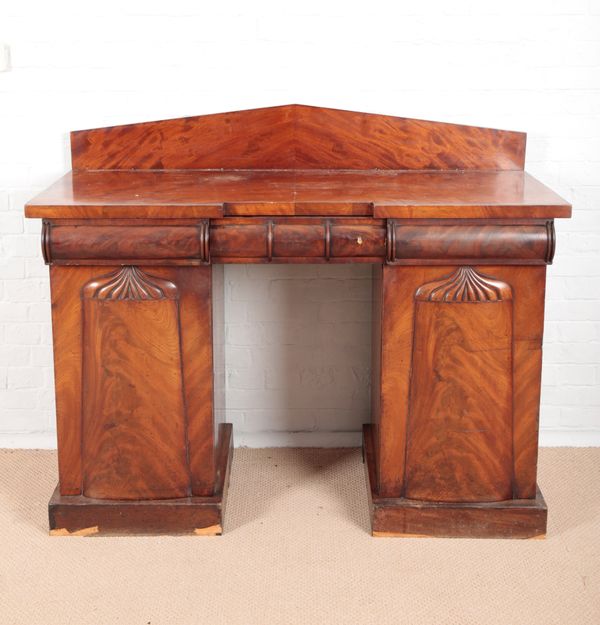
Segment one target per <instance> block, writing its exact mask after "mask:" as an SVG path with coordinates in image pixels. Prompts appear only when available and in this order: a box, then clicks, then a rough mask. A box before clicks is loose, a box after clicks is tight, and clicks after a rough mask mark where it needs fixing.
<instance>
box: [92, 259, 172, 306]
mask: <svg viewBox="0 0 600 625" xmlns="http://www.w3.org/2000/svg"><path fill="white" fill-rule="evenodd" d="M177 295H178V293H177V287H176V286H175V285H174V284H173V283H172V282H170V281H169V280H163V279H162V278H157V277H156V276H150V275H148V274H146V273H144V272H143V271H142V270H141V269H138V268H137V267H132V266H125V267H122V268H121V269H119V270H118V271H115V272H113V273H110V274H108V275H106V276H102V277H100V278H95V279H94V280H92V281H91V282H88V283H87V284H86V285H85V287H84V288H83V297H84V298H85V299H101V300H161V299H176V298H177Z"/></svg>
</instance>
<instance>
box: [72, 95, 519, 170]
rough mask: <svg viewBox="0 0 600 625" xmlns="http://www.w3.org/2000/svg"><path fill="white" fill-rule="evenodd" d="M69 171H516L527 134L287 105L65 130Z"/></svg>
mask: <svg viewBox="0 0 600 625" xmlns="http://www.w3.org/2000/svg"><path fill="white" fill-rule="evenodd" d="M71 147H72V157H73V169H434V170H438V169H522V168H523V163H524V159H525V134H524V133H521V132H509V131H506V130H494V129H491V128H477V127H474V126H459V125H456V124H443V123H439V122H430V121H423V120H416V119H406V118H403V117H391V116H389V115H370V114H368V113H357V112H352V111H340V110H336V109H328V108H320V107H314V106H302V105H298V104H290V105H286V106H276V107H272V108H263V109H254V110H248V111H235V112H231V113H218V114H216V115H202V116H200V117H184V118H181V119H171V120H164V121H156V122H147V123H144V124H131V125H126V126H113V127H111V128H98V129H95V130H81V131H78V132H73V133H72V134H71Z"/></svg>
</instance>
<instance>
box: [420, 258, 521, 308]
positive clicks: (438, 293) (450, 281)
mask: <svg viewBox="0 0 600 625" xmlns="http://www.w3.org/2000/svg"><path fill="white" fill-rule="evenodd" d="M415 299H417V300H420V301H427V302H500V301H502V300H507V299H512V289H511V288H510V286H509V285H508V284H506V282H502V281H501V280H496V279H495V278H491V277H490V276H486V275H484V274H481V273H478V272H477V271H475V269H473V268H472V267H459V268H458V269H457V270H456V271H455V272H454V273H453V274H451V275H449V276H446V277H445V278H441V279H440V280H435V281H434V282H429V283H427V284H424V285H423V286H421V287H419V288H418V289H417V292H416V293H415Z"/></svg>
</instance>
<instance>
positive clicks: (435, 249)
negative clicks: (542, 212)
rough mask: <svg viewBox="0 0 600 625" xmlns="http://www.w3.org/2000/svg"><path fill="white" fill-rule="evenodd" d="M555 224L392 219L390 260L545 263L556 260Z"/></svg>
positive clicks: (402, 262)
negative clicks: (429, 221) (414, 222)
mask: <svg viewBox="0 0 600 625" xmlns="http://www.w3.org/2000/svg"><path fill="white" fill-rule="evenodd" d="M553 254H554V226H553V222H552V221H548V222H543V223H539V224H507V225H503V224H490V225H485V224H464V225H463V224H456V223H454V224H441V225H432V224H410V223H407V224H405V223H402V222H396V221H389V222H388V258H387V261H388V263H391V264H412V263H416V264H441V263H444V262H449V263H452V264H469V263H475V262H488V263H489V262H498V263H503V264H525V265H544V264H547V263H550V262H552V256H553Z"/></svg>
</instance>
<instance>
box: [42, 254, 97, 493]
mask: <svg viewBox="0 0 600 625" xmlns="http://www.w3.org/2000/svg"><path fill="white" fill-rule="evenodd" d="M97 274H98V268H97V267H59V266H50V301H51V303H52V340H53V345H54V395H55V403H56V437H57V442H58V479H59V489H60V493H61V495H79V494H80V493H81V481H82V461H81V412H82V405H83V401H84V397H83V391H82V374H81V362H82V359H83V353H82V349H83V328H82V323H81V320H82V318H83V301H82V299H81V289H82V288H83V286H84V285H85V284H87V283H88V282H89V281H90V280H91V279H92V278H93V277H94V276H95V275H97Z"/></svg>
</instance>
